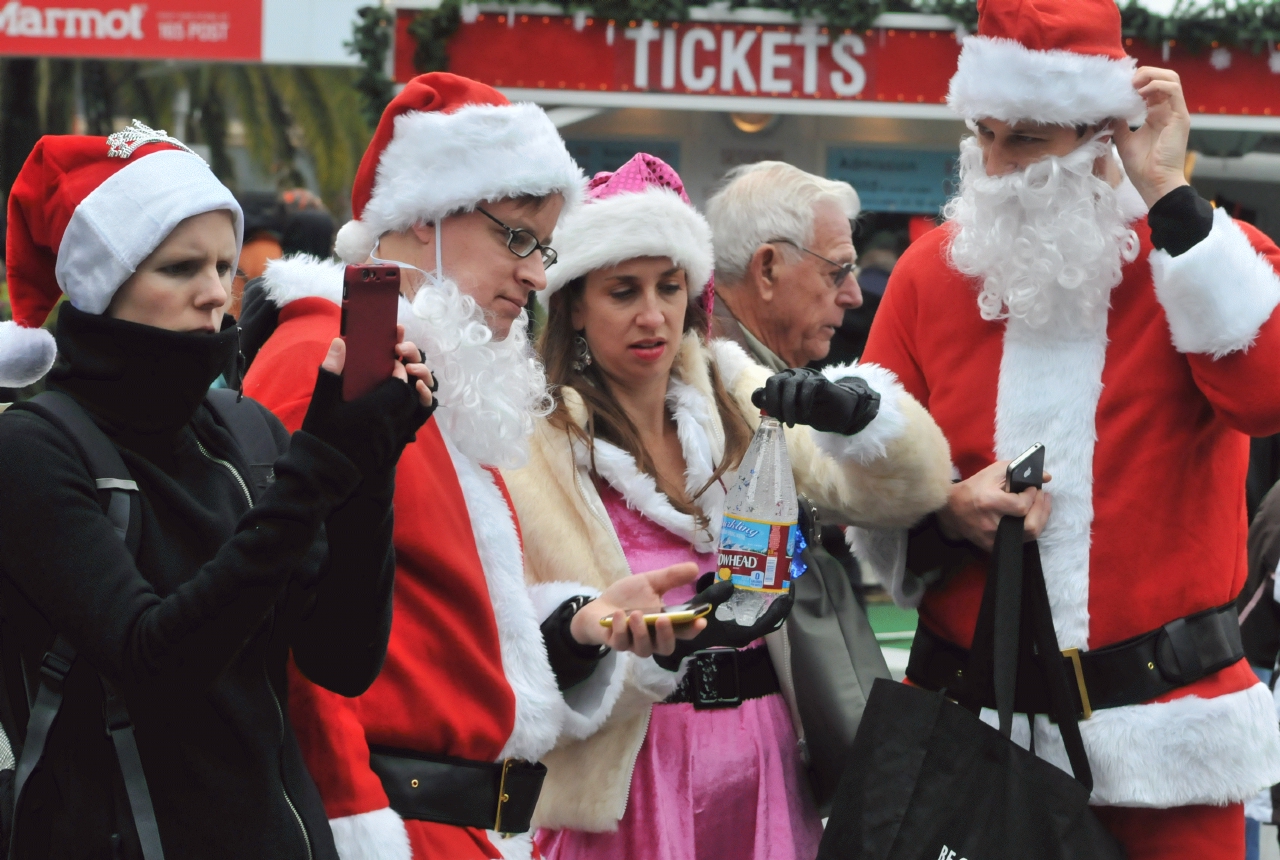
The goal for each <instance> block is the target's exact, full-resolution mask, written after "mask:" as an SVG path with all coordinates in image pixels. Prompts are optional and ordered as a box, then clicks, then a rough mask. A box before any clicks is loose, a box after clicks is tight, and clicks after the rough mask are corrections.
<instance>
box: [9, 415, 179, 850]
mask: <svg viewBox="0 0 1280 860" xmlns="http://www.w3.org/2000/svg"><path fill="white" fill-rule="evenodd" d="M13 408H16V409H22V410H26V411H28V412H34V413H36V414H37V415H39V416H41V417H42V418H44V419H45V420H46V421H48V422H49V423H50V424H52V425H53V426H55V427H57V428H58V429H59V430H61V431H62V432H63V433H65V434H66V435H67V436H68V437H70V438H71V440H72V441H73V442H74V443H75V445H76V448H77V449H78V450H79V451H80V455H81V456H82V457H83V458H84V461H85V464H86V465H87V466H88V467H89V474H90V475H92V476H93V478H94V481H95V483H96V484H97V487H98V490H99V491H102V492H106V493H107V494H108V495H107V500H106V502H105V503H104V504H103V510H104V512H105V513H106V515H107V517H108V518H109V519H110V520H111V525H112V526H113V527H114V528H115V531H116V534H117V535H119V537H120V540H121V541H123V542H124V544H125V545H126V546H127V547H128V548H129V552H130V553H131V554H132V555H134V556H135V557H136V555H137V553H138V543H139V535H140V531H141V512H140V511H139V505H137V504H135V498H136V496H137V493H138V485H137V484H136V483H135V482H134V480H133V478H132V476H131V475H130V474H129V470H128V468H127V467H126V466H125V464H124V460H122V459H121V458H120V452H119V451H118V450H117V449H116V446H115V444H114V443H112V441H111V440H110V439H108V438H107V436H106V434H105V433H103V432H102V430H101V428H99V427H98V425H97V424H95V423H94V422H93V419H92V418H90V417H89V415H88V413H86V412H85V411H84V409H83V408H82V407H81V406H80V404H78V403H76V402H75V401H74V400H72V399H71V398H70V397H68V396H67V395H65V394H63V393H61V392H58V391H45V392H42V393H40V394H38V395H36V396H35V397H33V398H31V400H28V401H25V402H23V403H19V404H16V405H15V406H14V407H13ZM75 660H76V650H75V648H74V647H73V646H72V645H71V643H70V642H68V641H67V639H66V637H64V636H63V635H62V634H58V635H56V636H55V637H54V640H53V645H52V646H51V647H50V648H49V650H48V651H46V652H45V655H44V659H43V660H41V662H40V678H39V687H38V688H37V691H36V696H35V701H33V702H32V703H31V714H30V717H29V719H28V720H27V738H26V741H25V742H24V743H23V745H22V753H21V754H20V755H19V756H18V760H17V765H16V770H15V773H14V785H13V808H14V826H13V828H12V831H11V833H10V842H9V856H10V857H15V856H16V854H15V849H14V846H15V844H16V834H17V830H18V828H17V810H18V808H19V804H20V803H21V801H22V789H23V788H24V787H25V785H26V783H27V780H28V779H29V778H30V776H31V774H32V773H33V772H35V769H36V767H37V766H38V765H39V764H40V759H41V758H42V757H43V756H44V749H45V745H46V744H47V743H48V740H49V732H50V731H51V730H52V728H53V724H54V722H55V721H56V720H57V718H58V711H59V710H61V708H62V695H63V685H64V683H65V681H66V678H67V675H68V674H69V673H70V672H71V666H72V664H74V663H75ZM98 677H99V678H100V680H101V682H102V689H103V695H104V696H105V712H106V720H107V731H108V732H109V733H110V735H111V740H112V742H113V743H114V744H115V748H116V757H117V759H118V760H119V764H120V772H121V774H122V775H123V777H124V785H125V792H126V793H127V795H128V797H129V809H130V812H131V813H132V814H133V823H134V827H135V828H136V829H137V832H138V840H139V842H140V844H141V846H142V856H143V858H144V860H164V849H163V848H161V845H160V830H159V827H158V826H157V824H156V813H155V807H154V806H153V805H152V803H151V792H150V791H149V790H148V788H147V778H146V774H144V773H143V770H142V758H141V757H140V756H139V755H138V745H137V742H136V741H135V740H134V737H133V724H132V722H131V721H130V719H129V712H128V710H127V709H126V708H125V704H124V699H123V698H122V697H121V696H120V695H119V693H118V691H117V690H116V689H115V687H114V686H113V685H112V684H111V682H110V681H108V680H107V679H106V678H105V677H104V676H102V675H101V674H99V676H98Z"/></svg>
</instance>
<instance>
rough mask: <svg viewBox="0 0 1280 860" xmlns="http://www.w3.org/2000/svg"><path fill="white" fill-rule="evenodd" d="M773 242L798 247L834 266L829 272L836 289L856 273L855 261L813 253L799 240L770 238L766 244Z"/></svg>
mask: <svg viewBox="0 0 1280 860" xmlns="http://www.w3.org/2000/svg"><path fill="white" fill-rule="evenodd" d="M774 242H782V243H783V244H786V245H790V246H791V247H793V248H798V249H799V250H801V251H804V252H805V253H806V254H808V255H809V256H811V257H817V258H818V259H819V260H821V261H822V262H824V263H826V264H827V265H828V266H834V267H835V269H836V270H835V271H834V272H832V273H831V279H832V280H833V281H834V282H835V285H836V289H837V290H838V289H840V287H842V286H843V285H844V282H845V281H847V280H848V279H849V276H850V275H854V276H856V275H857V272H858V264H857V263H837V262H836V261H835V260H828V259H827V258H826V257H824V256H822V255H821V254H815V253H814V252H813V251H810V250H809V249H808V248H806V247H805V246H804V245H801V244H800V243H799V242H793V241H791V240H790V239H770V240H769V241H768V242H767V243H766V244H769V245H772V244H773V243H774Z"/></svg>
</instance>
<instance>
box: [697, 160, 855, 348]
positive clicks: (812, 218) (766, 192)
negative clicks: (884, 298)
mask: <svg viewBox="0 0 1280 860" xmlns="http://www.w3.org/2000/svg"><path fill="white" fill-rule="evenodd" d="M857 214H858V195H857V192H855V191H854V190H853V187H852V186H850V185H849V184H848V183H847V182H836V181H832V180H829V179H823V178H822V177H820V176H814V175H812V174H809V173H806V172H804V171H803V170H800V169H799V168H797V167H793V166H791V165H790V164H785V163H783V162H780V161H761V162H758V163H756V164H749V165H746V166H744V167H739V168H736V169H735V170H732V171H730V172H729V174H728V176H727V177H726V181H725V184H724V186H723V187H722V188H721V189H720V191H718V192H717V193H716V194H715V196H714V197H712V198H711V200H710V201H709V202H708V204H707V220H708V221H710V222H711V230H712V234H713V238H714V243H715V253H716V272H715V277H716V308H715V318H714V321H713V328H712V333H713V335H714V336H716V337H727V338H730V339H732V340H735V341H737V342H738V343H739V344H740V345H741V346H742V347H743V348H744V349H746V350H747V352H748V353H750V354H751V355H752V356H753V357H754V358H755V359H756V361H758V362H759V363H760V364H763V365H764V366H766V367H769V368H771V369H773V370H778V371H781V370H785V369H787V368H789V367H804V366H805V365H807V364H809V362H811V361H817V360H819V359H822V358H825V357H826V355H827V353H828V352H829V351H830V349H831V338H832V336H833V335H834V334H835V332H836V329H838V328H839V327H840V325H841V323H843V322H844V312H845V311H846V310H849V309H852V308H856V307H858V306H859V305H861V304H862V293H861V292H860V291H859V290H858V280H857V278H856V277H855V276H854V269H855V266H856V264H857V259H858V254H857V251H855V250H854V247H853V230H852V227H851V226H850V221H851V220H852V219H853V218H854V217H855V216H857Z"/></svg>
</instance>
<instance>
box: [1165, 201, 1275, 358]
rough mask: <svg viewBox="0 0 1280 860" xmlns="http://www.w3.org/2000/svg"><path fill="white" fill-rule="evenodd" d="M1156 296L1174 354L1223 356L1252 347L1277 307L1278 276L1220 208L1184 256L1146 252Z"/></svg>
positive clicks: (1215, 211)
mask: <svg viewBox="0 0 1280 860" xmlns="http://www.w3.org/2000/svg"><path fill="white" fill-rule="evenodd" d="M1151 272H1152V276H1153V277H1154V279H1155V287H1156V298H1158V299H1159V300H1160V304H1161V305H1162V306H1163V307H1164V312H1165V316H1166V317H1168V319H1169V329H1170V331H1171V332H1172V334H1173V345H1174V346H1175V347H1176V348H1177V350H1178V351H1179V352H1186V353H1200V354H1207V355H1212V356H1213V357H1214V358H1222V357H1223V356H1224V355H1228V354H1230V353H1233V352H1237V351H1239V350H1245V349H1248V348H1249V347H1250V346H1252V345H1253V341H1254V338H1256V337H1257V336H1258V330H1259V329H1260V328H1262V324H1263V323H1265V322H1266V321H1267V320H1268V319H1270V317H1271V314H1272V312H1273V311H1274V310H1275V308H1276V305H1277V304H1280V277H1277V276H1276V270H1275V269H1274V268H1273V267H1272V266H1271V264H1270V263H1269V262H1268V261H1267V260H1266V258H1264V257H1263V256H1262V255H1261V254H1259V253H1258V251H1257V249H1255V248H1254V247H1253V245H1252V244H1251V243H1250V242H1249V239H1248V237H1246V236H1245V234H1244V232H1243V231H1242V230H1241V229H1240V228H1239V227H1238V226H1237V225H1236V224H1235V222H1234V221H1232V219H1231V216H1230V215H1228V214H1227V213H1226V212H1224V211H1223V210H1221V209H1215V210H1214V213H1213V229H1212V230H1210V231H1209V235H1208V236H1206V237H1205V238H1204V239H1202V240H1201V241H1200V242H1199V243H1197V244H1196V245H1194V246H1192V247H1191V248H1190V249H1189V250H1188V251H1186V253H1183V254H1179V255H1178V256H1177V257H1172V256H1170V255H1169V254H1168V252H1166V251H1153V252H1152V253H1151Z"/></svg>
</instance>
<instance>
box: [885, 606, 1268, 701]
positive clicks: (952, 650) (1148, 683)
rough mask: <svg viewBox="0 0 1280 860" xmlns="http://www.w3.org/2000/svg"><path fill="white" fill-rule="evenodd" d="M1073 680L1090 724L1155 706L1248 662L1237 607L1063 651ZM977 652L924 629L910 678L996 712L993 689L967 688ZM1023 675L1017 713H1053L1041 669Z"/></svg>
mask: <svg viewBox="0 0 1280 860" xmlns="http://www.w3.org/2000/svg"><path fill="white" fill-rule="evenodd" d="M1062 655H1063V656H1062V660H1063V662H1064V664H1065V666H1066V669H1067V677H1068V678H1071V679H1073V680H1074V681H1075V683H1074V684H1073V685H1072V686H1073V688H1074V693H1073V695H1074V696H1075V697H1076V704H1077V705H1078V711H1077V712H1078V713H1079V714H1080V716H1081V717H1083V718H1084V719H1088V718H1089V716H1090V715H1091V714H1092V713H1093V712H1094V711H1096V710H1100V709H1102V708H1118V707H1121V706H1122V705H1136V704H1139V703H1141V702H1148V701H1150V700H1152V699H1154V698H1156V697H1157V696H1162V695H1164V694H1165V693H1168V692H1171V691H1173V690H1176V689H1178V688H1179V687H1185V686H1186V685H1187V684H1191V683H1194V682H1195V681H1199V680H1200V679H1201V678H1206V677H1208V676H1209V675H1212V674H1213V673H1214V672H1218V671H1220V670H1222V669H1225V668H1227V667H1228V666H1231V665H1232V664H1234V663H1237V662H1239V660H1240V659H1241V658H1242V657H1244V645H1243V643H1242V642H1241V641H1240V621H1239V617H1238V616H1237V614H1236V607H1235V603H1234V602H1232V603H1228V604H1226V605H1224V606H1218V607H1215V608H1213V609H1206V610H1204V611H1203V612H1197V613H1195V614H1194V615H1188V616H1187V617H1186V618H1178V619H1175V620H1173V621H1170V622H1169V623H1168V624H1166V625H1164V626H1163V627H1160V628H1158V629H1156V630H1152V631H1150V632H1149V633H1144V634H1142V635H1141V636H1135V637H1133V638H1132V639H1126V640H1125V641H1123V642H1117V643H1116V644H1114V645H1108V646H1107V647H1105V648H1098V649H1096V650H1093V651H1080V650H1078V649H1076V648H1068V649H1067V650H1066V651H1063V652H1062ZM968 664H969V652H968V651H967V650H966V649H964V648H961V647H960V646H959V645H954V644H952V643H951V642H948V641H946V640H945V639H943V638H941V637H940V636H938V635H936V634H934V633H932V632H930V630H929V629H928V628H927V627H925V626H924V625H923V624H921V625H920V626H919V627H918V628H917V629H916V636H915V641H914V642H912V644H911V657H910V659H909V660H908V662H907V678H908V679H910V680H911V682H912V683H914V684H917V685H919V686H921V687H924V688H926V689H930V690H941V689H944V688H945V689H946V690H947V694H948V695H949V696H952V697H954V698H955V699H956V701H957V702H960V704H962V705H965V706H966V707H970V708H978V707H982V708H994V707H995V706H996V704H995V693H994V690H993V689H992V688H991V687H990V685H983V687H984V689H978V690H974V689H972V688H973V686H974V685H972V684H966V683H965V678H964V670H965V667H966V666H968ZM1022 668H1023V667H1019V669H1020V671H1019V674H1018V679H1017V687H1016V692H1015V694H1014V710H1015V711H1016V712H1018V713H1020V714H1046V713H1049V711H1050V708H1049V696H1048V692H1047V690H1046V689H1045V687H1044V682H1043V680H1042V679H1041V678H1040V675H1039V673H1038V672H1035V671H1031V670H1028V671H1027V672H1026V673H1025V674H1024V672H1023V671H1021V669H1022Z"/></svg>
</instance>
